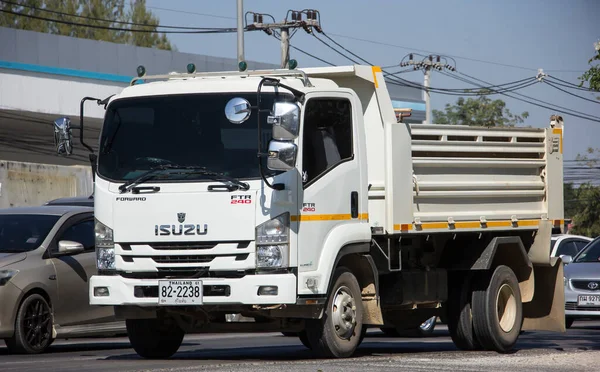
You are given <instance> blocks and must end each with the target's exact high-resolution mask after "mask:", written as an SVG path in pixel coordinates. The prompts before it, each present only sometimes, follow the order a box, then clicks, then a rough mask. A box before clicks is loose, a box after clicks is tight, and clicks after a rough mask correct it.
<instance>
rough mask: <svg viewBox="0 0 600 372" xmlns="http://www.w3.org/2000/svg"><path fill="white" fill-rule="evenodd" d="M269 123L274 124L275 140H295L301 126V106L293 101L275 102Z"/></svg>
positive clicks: (268, 118) (268, 119)
mask: <svg viewBox="0 0 600 372" xmlns="http://www.w3.org/2000/svg"><path fill="white" fill-rule="evenodd" d="M267 124H271V125H273V139H274V140H278V141H290V140H294V139H296V138H297V137H298V130H299V128H300V108H299V107H298V105H297V104H295V103H293V102H275V103H274V104H273V111H272V112H271V115H269V116H268V117H267Z"/></svg>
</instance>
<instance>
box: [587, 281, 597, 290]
mask: <svg viewBox="0 0 600 372" xmlns="http://www.w3.org/2000/svg"><path fill="white" fill-rule="evenodd" d="M588 288H589V289H598V283H596V282H589V283H588Z"/></svg>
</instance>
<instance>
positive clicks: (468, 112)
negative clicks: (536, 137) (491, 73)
mask: <svg viewBox="0 0 600 372" xmlns="http://www.w3.org/2000/svg"><path fill="white" fill-rule="evenodd" d="M528 116H529V113H528V112H523V113H522V114H521V115H516V114H513V113H512V112H510V110H509V109H508V108H507V107H506V102H504V101H503V100H501V99H496V100H492V99H491V98H489V97H488V96H486V95H485V92H482V94H480V95H479V96H478V97H477V98H467V99H465V98H463V97H460V98H459V99H458V100H457V101H456V104H454V105H450V104H446V107H445V108H444V111H439V110H433V122H434V123H439V124H454V125H472V126H484V127H514V126H515V125H517V124H521V123H523V121H524V119H527V117H528Z"/></svg>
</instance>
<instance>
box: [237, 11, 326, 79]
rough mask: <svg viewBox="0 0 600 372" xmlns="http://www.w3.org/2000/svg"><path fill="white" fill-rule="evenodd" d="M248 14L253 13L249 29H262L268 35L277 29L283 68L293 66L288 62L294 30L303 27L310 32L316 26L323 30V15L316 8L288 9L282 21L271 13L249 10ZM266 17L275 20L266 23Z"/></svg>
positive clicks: (318, 30)
mask: <svg viewBox="0 0 600 372" xmlns="http://www.w3.org/2000/svg"><path fill="white" fill-rule="evenodd" d="M248 14H252V23H251V24H248V25H247V26H246V29H247V30H248V31H255V30H262V31H264V32H266V33H267V34H268V35H273V31H274V30H275V36H276V37H278V38H279V39H280V41H281V68H287V67H291V66H288V64H289V63H290V39H291V37H292V36H293V35H294V33H291V34H290V32H291V31H292V30H295V29H298V28H303V29H304V31H306V32H307V33H309V34H310V33H312V29H313V28H314V29H315V30H317V32H319V33H321V32H323V30H322V29H321V15H320V14H319V11H317V10H314V9H305V10H302V11H298V10H288V11H287V14H286V16H285V19H284V20H283V21H282V22H275V18H274V17H273V16H272V15H270V14H263V13H254V12H248ZM303 17H305V19H303ZM264 18H270V19H272V20H273V22H270V23H265V22H264ZM292 68H293V67H292Z"/></svg>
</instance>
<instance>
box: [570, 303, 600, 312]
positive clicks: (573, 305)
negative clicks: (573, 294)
mask: <svg viewBox="0 0 600 372" xmlns="http://www.w3.org/2000/svg"><path fill="white" fill-rule="evenodd" d="M565 310H576V311H600V306H577V302H567V303H565Z"/></svg>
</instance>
